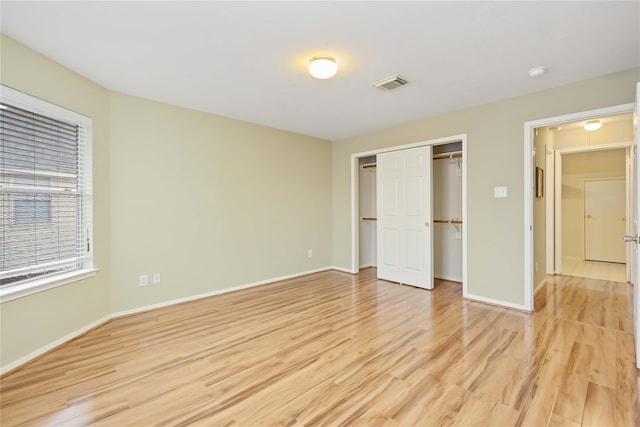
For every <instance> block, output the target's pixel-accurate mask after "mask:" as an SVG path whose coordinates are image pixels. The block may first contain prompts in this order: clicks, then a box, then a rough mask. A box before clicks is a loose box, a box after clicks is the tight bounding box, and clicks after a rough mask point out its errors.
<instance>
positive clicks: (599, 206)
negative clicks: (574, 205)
mask: <svg viewBox="0 0 640 427" xmlns="http://www.w3.org/2000/svg"><path fill="white" fill-rule="evenodd" d="M626 191H627V190H626V185H625V181H624V179H611V180H602V181H585V183H584V213H585V221H584V244H585V259H586V260H588V261H605V262H618V263H622V264H624V263H625V262H626V259H627V254H626V247H625V244H624V242H623V241H622V237H621V236H624V233H625V231H626V227H627V224H626V222H625V221H626V209H627V206H626V198H625V197H626V195H625V194H626Z"/></svg>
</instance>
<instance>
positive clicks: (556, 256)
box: [547, 142, 633, 280]
mask: <svg viewBox="0 0 640 427" xmlns="http://www.w3.org/2000/svg"><path fill="white" fill-rule="evenodd" d="M632 145H633V143H632V142H617V143H613V144H603V145H592V146H590V147H589V146H586V145H584V146H579V147H570V148H561V149H558V150H555V162H554V165H555V168H554V178H555V181H554V194H555V209H554V228H555V233H556V234H555V236H554V239H549V238H547V255H548V256H549V257H553V260H554V263H553V265H554V269H553V273H555V274H562V156H563V155H565V154H574V153H586V152H589V151H605V150H619V149H625V150H626V152H625V159H626V160H625V182H626V185H627V191H626V193H625V198H626V200H625V203H626V215H627V218H631V212H630V209H631V199H630V197H629V196H630V193H629V183H630V182H631V181H630V180H631V179H632V177H631V176H629V173H630V172H631V171H630V168H629V161H630V160H629V156H630V151H629V150H630V148H631V146H632ZM630 232H631V230H630V226H629V221H627V230H626V233H627V234H629V233H630ZM547 237H549V236H547ZM629 246H630V245H629ZM631 254H632V252H631V250H630V248H629V249H628V250H627V280H629V279H630V276H629V275H630V269H629V262H630V261H631V259H630V257H631Z"/></svg>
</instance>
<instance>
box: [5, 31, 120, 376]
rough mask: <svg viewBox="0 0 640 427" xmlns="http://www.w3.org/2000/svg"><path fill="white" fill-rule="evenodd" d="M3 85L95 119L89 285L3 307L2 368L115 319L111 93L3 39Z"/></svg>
mask: <svg viewBox="0 0 640 427" xmlns="http://www.w3.org/2000/svg"><path fill="white" fill-rule="evenodd" d="M0 43H1V44H0V62H1V65H0V82H1V83H2V84H4V85H7V86H10V87H12V88H14V89H17V90H19V91H22V92H25V93H28V94H29V95H33V96H36V97H38V98H42V99H44V100H47V101H49V102H51V103H54V104H57V105H60V106H62V107H64V108H67V109H69V110H72V111H76V112H78V113H81V114H84V115H86V116H89V117H92V118H93V193H94V200H93V203H94V205H93V211H94V218H93V221H94V246H93V249H94V255H95V266H96V267H98V268H100V271H99V272H98V274H97V275H96V276H95V277H93V278H90V279H87V280H83V281H79V282H75V283H73V284H70V285H65V286H61V287H58V288H55V289H50V290H48V291H44V292H41V293H38V294H35V295H31V296H28V297H24V298H20V299H17V300H13V301H9V302H5V303H2V304H0V323H1V326H0V338H1V340H2V345H0V364H1V366H5V365H7V364H8V363H11V362H13V361H15V360H17V359H19V358H21V357H24V356H26V355H27V354H29V353H31V352H33V351H36V350H38V349H40V348H42V347H44V346H46V345H49V344H51V343H52V342H54V341H56V340H58V339H60V338H62V337H64V336H65V335H67V334H69V333H72V332H74V331H76V330H78V329H80V328H82V327H84V326H87V325H89V324H91V323H92V322H95V321H96V320H98V319H100V318H103V317H104V316H106V315H108V314H109V313H111V307H110V298H111V294H110V281H111V280H110V278H111V262H110V254H111V250H110V231H111V225H110V218H109V205H110V203H109V93H108V92H107V91H106V90H105V89H104V88H102V87H100V86H98V85H96V84H94V83H92V82H90V81H89V80H87V79H85V78H84V77H82V76H80V75H78V74H75V73H73V72H71V71H69V70H68V69H66V68H64V67H62V66H61V65H59V64H57V63H55V62H53V61H51V60H50V59H48V58H46V57H44V56H42V55H40V54H38V53H36V52H34V51H33V50H31V49H28V48H26V47H24V46H23V45H21V44H19V43H17V42H16V41H14V40H13V39H11V38H8V37H5V36H4V35H3V36H2V38H1V39H0Z"/></svg>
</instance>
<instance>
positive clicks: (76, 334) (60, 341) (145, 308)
mask: <svg viewBox="0 0 640 427" xmlns="http://www.w3.org/2000/svg"><path fill="white" fill-rule="evenodd" d="M327 270H338V269H337V268H335V267H324V268H318V269H315V270H308V271H303V272H301V273H295V274H289V275H286V276H280V277H274V278H271V279H266V280H261V281H259V282H253V283H248V284H246V285H240V286H234V287H232V288H225V289H217V290H215V291H211V292H205V293H203V294H198V295H192V296H189V297H185V298H178V299H174V300H170V301H164V302H161V303H158V304H151V305H146V306H143V307H138V308H133V309H130V310H123V311H118V312H115V313H111V314H109V315H107V316H104V317H102V318H101V319H98V320H96V321H95V322H91V323H90V324H88V325H85V326H83V327H82V328H80V329H78V330H76V331H73V332H71V333H70V334H67V335H65V336H64V337H62V338H60V339H57V340H55V341H54V342H52V343H50V344H47V345H45V346H44V347H41V348H39V349H38V350H35V351H33V352H31V353H29V354H27V355H26V356H24V357H21V358H19V359H18V360H15V361H13V362H10V363H8V364H6V365H4V366H1V367H0V375H4V374H5V373H6V372H9V371H12V370H14V369H16V368H18V367H20V366H22V365H24V364H26V363H28V362H30V361H32V360H33V359H35V358H37V357H38V356H41V355H43V354H44V353H46V352H48V351H50V350H53V349H54V348H56V347H58V346H60V345H62V344H64V343H66V342H68V341H71V340H73V339H74V338H77V337H79V336H80V335H82V334H84V333H86V332H87V331H89V330H91V329H93V328H95V327H97V326H100V325H101V324H103V323H105V322H108V321H109V320H111V319H115V318H118V317H122V316H127V315H130V314H136V313H142V312H144V311H149V310H153V309H156V308H162V307H167V306H170V305H174V304H180V303H183V302H189V301H194V300H198V299H201V298H206V297H210V296H213V295H220V294H225V293H228V292H233V291H237V290H240V289H247V288H252V287H254V286H260V285H266V284H269V283H274V282H279V281H281V280H287V279H294V278H296V277H300V276H306V275H308V274H313V273H319V272H321V271H327ZM341 271H345V270H341Z"/></svg>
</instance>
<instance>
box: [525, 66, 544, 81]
mask: <svg viewBox="0 0 640 427" xmlns="http://www.w3.org/2000/svg"><path fill="white" fill-rule="evenodd" d="M546 72H547V69H546V67H535V68H532V69H530V70H529V77H531V78H532V79H537V78H538V77H542V76H543V75H544V73H546Z"/></svg>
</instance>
